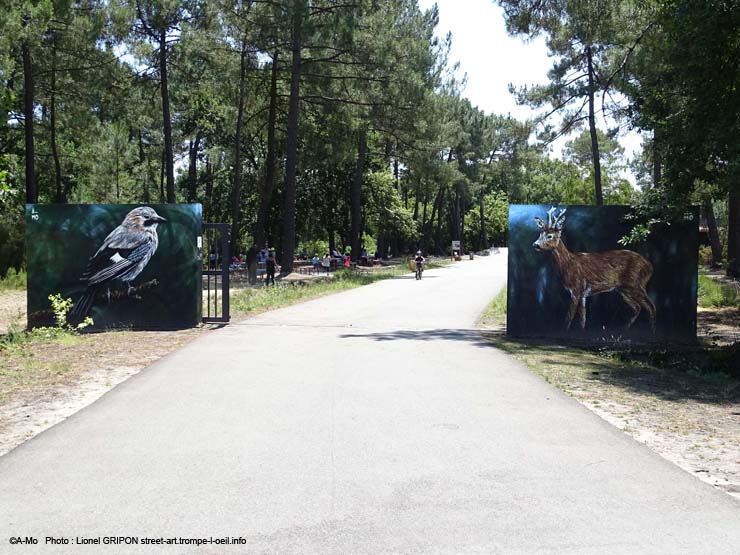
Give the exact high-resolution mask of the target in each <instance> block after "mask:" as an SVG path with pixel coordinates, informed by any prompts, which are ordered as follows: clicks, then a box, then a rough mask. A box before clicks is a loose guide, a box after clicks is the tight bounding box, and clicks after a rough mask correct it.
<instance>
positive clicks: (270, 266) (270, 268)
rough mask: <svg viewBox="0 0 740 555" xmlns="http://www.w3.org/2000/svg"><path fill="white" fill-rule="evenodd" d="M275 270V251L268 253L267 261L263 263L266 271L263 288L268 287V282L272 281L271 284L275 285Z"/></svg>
mask: <svg viewBox="0 0 740 555" xmlns="http://www.w3.org/2000/svg"><path fill="white" fill-rule="evenodd" d="M275 268H277V260H276V259H275V251H270V254H269V255H268V257H267V260H266V261H265V269H266V270H267V274H266V277H265V286H267V285H270V280H272V284H273V285H275Z"/></svg>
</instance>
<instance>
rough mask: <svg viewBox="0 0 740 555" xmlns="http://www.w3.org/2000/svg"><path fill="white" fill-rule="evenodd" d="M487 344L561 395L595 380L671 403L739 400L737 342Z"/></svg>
mask: <svg viewBox="0 0 740 555" xmlns="http://www.w3.org/2000/svg"><path fill="white" fill-rule="evenodd" d="M492 341H493V343H494V344H495V345H496V346H497V347H498V348H500V349H502V350H503V351H505V352H507V353H508V354H510V355H512V356H513V357H514V358H516V359H517V360H519V361H520V362H522V363H524V364H525V365H527V366H528V367H529V368H530V369H532V370H533V371H534V372H536V373H537V374H539V375H540V376H542V377H543V378H545V380H546V381H547V382H549V383H551V384H553V385H555V386H556V387H558V388H559V389H562V390H563V391H565V392H566V393H573V392H574V391H580V390H583V389H588V388H590V387H592V384H593V382H600V383H602V384H603V385H609V386H616V387H617V388H618V389H621V390H622V391H623V392H624V393H627V392H632V393H640V394H643V395H648V396H656V397H661V398H665V399H670V400H677V399H698V400H701V401H702V402H717V403H723V402H727V401H738V400H740V365H738V360H740V344H735V345H725V346H712V347H697V348H694V349H686V350H677V349H652V350H649V349H644V350H642V349H626V350H617V349H611V348H596V347H581V346H572V345H559V344H554V343H550V342H545V341H516V340H513V339H509V338H503V337H500V338H494V339H492ZM589 384H591V385H589ZM577 396H578V395H576V397H577ZM605 400H608V399H605Z"/></svg>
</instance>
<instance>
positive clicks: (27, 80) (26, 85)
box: [21, 42, 39, 204]
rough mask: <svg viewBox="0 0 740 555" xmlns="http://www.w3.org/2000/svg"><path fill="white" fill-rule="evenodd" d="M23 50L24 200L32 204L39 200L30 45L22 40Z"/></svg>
mask: <svg viewBox="0 0 740 555" xmlns="http://www.w3.org/2000/svg"><path fill="white" fill-rule="evenodd" d="M21 49H22V51H23V116H24V118H23V120H24V121H23V126H24V131H25V139H26V144H25V146H26V202H27V203H29V204H33V203H36V202H38V201H39V195H38V191H37V190H36V169H35V153H34V143H33V117H34V116H33V85H34V83H33V63H32V60H31V47H30V46H29V45H28V43H26V42H24V43H23V46H22V48H21Z"/></svg>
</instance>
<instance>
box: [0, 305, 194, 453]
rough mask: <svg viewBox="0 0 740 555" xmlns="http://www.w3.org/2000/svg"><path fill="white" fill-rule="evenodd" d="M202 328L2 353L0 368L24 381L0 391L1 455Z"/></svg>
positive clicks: (89, 338) (92, 337)
mask: <svg viewBox="0 0 740 555" xmlns="http://www.w3.org/2000/svg"><path fill="white" fill-rule="evenodd" d="M3 296H4V294H3V295H2V296H0V298H2V297H3ZM23 299H24V301H25V295H24V296H23ZM8 304H9V303H8ZM3 324H4V322H2V321H0V326H1V325H3ZM207 331H208V328H206V327H199V328H194V329H189V330H179V331H174V332H173V331H168V332H134V331H125V332H110V333H96V334H85V335H81V336H79V337H77V338H74V341H72V342H71V343H69V344H64V345H60V344H59V343H57V342H52V341H49V342H39V343H36V344H34V349H33V351H32V353H31V354H30V355H29V353H28V352H26V351H28V350H27V349H26V350H21V351H19V354H18V355H11V356H7V357H3V358H2V359H0V362H2V364H3V365H4V366H6V367H5V368H0V371H2V372H3V373H6V372H7V373H9V374H13V373H17V374H15V375H16V376H18V375H22V376H23V379H22V380H20V379H17V380H10V386H9V387H10V389H9V390H5V389H4V390H2V391H0V398H3V397H5V398H7V399H8V402H7V403H4V404H2V405H0V456H1V455H3V454H5V453H7V452H8V451H10V450H11V449H13V448H14V447H16V446H17V445H20V444H21V443H23V442H24V441H26V440H27V439H29V438H31V437H33V436H35V435H36V434H38V433H40V432H42V431H44V430H45V429H47V428H50V427H51V426H53V425H55V424H57V423H59V422H61V421H62V420H64V419H66V418H68V417H69V416H71V415H73V414H74V413H75V412H77V411H78V410H80V409H82V408H84V407H85V406H87V405H89V404H91V403H92V402H94V401H95V400H97V399H98V398H100V397H101V396H103V395H104V394H105V393H107V392H108V391H109V390H110V389H112V388H113V387H115V386H116V385H118V384H119V383H121V382H123V381H124V380H126V379H128V378H129V377H130V376H132V375H133V374H136V373H137V372H139V371H141V370H142V369H143V368H146V367H147V366H149V365H150V364H152V363H153V362H155V361H156V360H158V359H160V358H161V357H163V356H165V355H167V354H168V353H170V352H172V351H175V350H177V349H179V348H180V347H182V346H183V345H185V344H186V343H188V342H190V341H192V340H193V339H195V338H196V337H199V336H200V335H202V334H203V333H206V332H207Z"/></svg>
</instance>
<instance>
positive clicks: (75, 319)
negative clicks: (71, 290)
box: [67, 289, 95, 324]
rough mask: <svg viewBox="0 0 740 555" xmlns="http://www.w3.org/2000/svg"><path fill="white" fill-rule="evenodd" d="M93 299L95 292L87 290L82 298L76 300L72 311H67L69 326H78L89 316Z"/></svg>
mask: <svg viewBox="0 0 740 555" xmlns="http://www.w3.org/2000/svg"><path fill="white" fill-rule="evenodd" d="M94 299H95V290H94V289H92V290H90V289H88V290H87V291H85V292H84V293H83V294H82V296H81V297H80V298H79V299H78V300H77V302H76V303H75V304H74V306H73V307H72V310H70V311H69V316H68V317H67V319H68V321H69V323H70V324H79V323H80V322H82V321H83V320H84V319H85V318H87V316H88V315H89V314H90V309H91V308H92V304H93V300H94Z"/></svg>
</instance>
